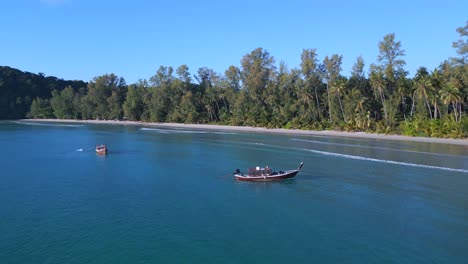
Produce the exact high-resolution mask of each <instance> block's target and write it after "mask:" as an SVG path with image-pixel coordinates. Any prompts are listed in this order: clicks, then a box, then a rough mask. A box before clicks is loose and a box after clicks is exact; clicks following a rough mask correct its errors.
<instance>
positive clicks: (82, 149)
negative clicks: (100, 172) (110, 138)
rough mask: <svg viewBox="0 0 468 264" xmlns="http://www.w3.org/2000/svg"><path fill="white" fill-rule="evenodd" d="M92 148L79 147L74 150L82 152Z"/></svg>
mask: <svg viewBox="0 0 468 264" xmlns="http://www.w3.org/2000/svg"><path fill="white" fill-rule="evenodd" d="M93 149H94V148H86V149H84V148H79V149H76V150H75V151H78V152H83V151H90V150H93Z"/></svg>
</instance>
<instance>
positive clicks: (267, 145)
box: [238, 142, 468, 173]
mask: <svg viewBox="0 0 468 264" xmlns="http://www.w3.org/2000/svg"><path fill="white" fill-rule="evenodd" d="M238 144H239V143H238ZM242 144H246V145H257V146H258V145H261V146H265V147H274V148H281V149H295V150H300V151H307V152H312V153H316V154H320V155H326V156H335V157H340V158H346V159H353V160H362V161H371V162H379V163H387V164H394V165H399V166H409V167H417V168H426V169H437V170H444V171H453V172H462V173H468V170H465V169H455V168H448V167H439V166H432V165H425V164H417V163H409V162H402V161H394V160H383V159H374V158H368V157H363V156H354V155H348V154H341V153H336V152H327V151H321V150H315V149H307V148H288V147H283V146H277V145H272V144H264V143H259V142H243V143H242Z"/></svg>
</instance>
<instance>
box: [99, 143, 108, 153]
mask: <svg viewBox="0 0 468 264" xmlns="http://www.w3.org/2000/svg"><path fill="white" fill-rule="evenodd" d="M107 150H108V149H107V146H106V145H105V144H101V145H97V146H96V153H97V154H101V155H106V154H107Z"/></svg>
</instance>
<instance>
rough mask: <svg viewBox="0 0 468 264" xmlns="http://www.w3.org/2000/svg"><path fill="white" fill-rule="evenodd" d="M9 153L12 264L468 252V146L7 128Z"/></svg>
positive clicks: (4, 213) (3, 221)
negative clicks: (250, 178)
mask: <svg viewBox="0 0 468 264" xmlns="http://www.w3.org/2000/svg"><path fill="white" fill-rule="evenodd" d="M100 143H104V144H107V145H108V147H109V149H110V150H109V154H108V155H107V156H98V155H96V154H95V153H94V150H93V147H94V146H95V145H96V144H100ZM0 147H1V152H0V164H1V172H0V263H466V260H467V259H468V250H467V249H468V191H467V190H468V157H467V156H468V149H467V147H466V146H456V145H443V144H429V143H412V142H396V141H382V140H380V141H379V140H375V139H372V140H365V139H347V138H329V137H313V136H307V137H306V136H283V135H268V134H246V133H229V132H221V131H220V132H214V131H198V130H191V131H189V130H177V129H165V128H142V127H138V126H110V125H85V124H83V125H82V124H72V125H69V124H38V123H21V122H2V123H0ZM301 161H303V162H304V167H303V169H302V171H301V172H300V173H299V174H298V176H297V177H296V178H294V179H291V180H286V181H282V182H272V183H244V182H237V181H235V180H234V179H233V178H232V176H231V173H232V172H233V171H234V170H235V169H236V168H240V169H242V170H246V169H247V168H248V167H253V166H257V165H260V166H263V165H269V166H270V167H272V168H273V169H276V170H286V169H294V168H296V167H297V166H299V163H300V162H301Z"/></svg>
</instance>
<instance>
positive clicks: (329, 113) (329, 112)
mask: <svg viewBox="0 0 468 264" xmlns="http://www.w3.org/2000/svg"><path fill="white" fill-rule="evenodd" d="M327 97H328V116H329V118H330V123H331V122H332V115H331V105H330V91H329V90H328V81H327Z"/></svg>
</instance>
